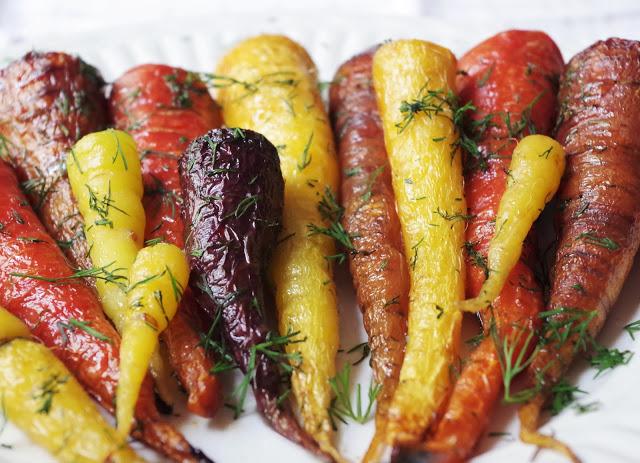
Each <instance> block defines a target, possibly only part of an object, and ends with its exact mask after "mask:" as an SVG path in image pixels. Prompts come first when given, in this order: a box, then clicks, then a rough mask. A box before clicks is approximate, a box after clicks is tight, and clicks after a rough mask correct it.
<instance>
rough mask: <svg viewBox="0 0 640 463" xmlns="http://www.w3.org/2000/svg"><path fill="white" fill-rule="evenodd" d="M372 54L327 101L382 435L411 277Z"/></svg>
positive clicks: (352, 66)
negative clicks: (404, 249)
mask: <svg viewBox="0 0 640 463" xmlns="http://www.w3.org/2000/svg"><path fill="white" fill-rule="evenodd" d="M376 48H377V47H376ZM376 48H374V49H371V50H368V51H366V52H364V53H362V54H359V55H357V56H354V57H353V58H351V59H350V60H349V61H347V62H346V63H344V64H343V65H342V66H340V69H338V71H337V73H336V75H335V77H334V78H333V81H332V84H331V89H330V98H329V101H330V116H331V121H332V125H333V129H334V134H335V136H336V141H337V151H338V158H339V161H340V167H341V175H342V182H341V190H340V191H341V193H342V198H341V199H342V201H341V202H342V205H343V206H344V208H345V210H344V218H343V221H342V222H343V225H344V227H345V230H346V231H347V233H348V234H349V235H350V236H351V237H352V238H351V239H352V242H353V246H354V248H355V249H357V250H358V252H357V253H356V254H350V255H349V264H350V269H351V274H352V275H353V283H354V286H355V288H356V293H357V296H358V304H359V305H360V309H361V310H362V314H363V317H364V326H365V329H366V330H367V334H368V335H369V347H370V348H371V366H372V368H373V372H374V375H375V380H376V383H377V384H381V385H382V386H383V387H382V391H381V393H380V394H379V396H378V398H377V404H378V405H377V409H376V416H377V419H378V420H379V421H380V423H379V424H378V426H379V427H380V426H382V425H383V421H384V419H385V416H386V407H387V404H388V402H389V400H390V399H391V397H392V396H393V391H394V390H395V386H396V384H397V381H398V376H399V375H400V367H401V366H402V359H403V357H404V346H405V336H406V332H407V305H408V297H409V274H408V269H407V264H406V261H405V257H404V252H403V247H402V236H401V232H400V222H399V221H398V214H397V212H396V203H395V196H394V194H393V187H392V186H391V168H390V166H389V161H388V159H387V151H386V149H385V146H384V134H383V131H382V121H381V120H380V114H379V112H378V105H377V102H376V94H375V91H374V89H373V81H372V75H371V66H372V60H373V54H374V53H375V50H376Z"/></svg>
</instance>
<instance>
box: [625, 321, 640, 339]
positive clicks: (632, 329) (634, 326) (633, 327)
mask: <svg viewBox="0 0 640 463" xmlns="http://www.w3.org/2000/svg"><path fill="white" fill-rule="evenodd" d="M624 330H625V331H626V332H627V333H629V336H631V339H633V340H634V341H635V340H636V337H635V333H637V332H639V331H640V320H636V321H635V322H631V323H628V324H626V325H624Z"/></svg>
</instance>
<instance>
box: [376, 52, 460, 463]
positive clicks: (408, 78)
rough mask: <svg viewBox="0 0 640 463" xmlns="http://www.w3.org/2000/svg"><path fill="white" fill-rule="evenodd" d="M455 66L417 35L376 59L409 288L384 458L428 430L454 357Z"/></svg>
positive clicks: (381, 440) (379, 442)
mask: <svg viewBox="0 0 640 463" xmlns="http://www.w3.org/2000/svg"><path fill="white" fill-rule="evenodd" d="M455 74H456V60H455V57H454V56H453V54H452V53H451V52H450V51H449V50H447V49H446V48H442V47H440V46H438V45H435V44H432V43H429V42H423V41H420V40H399V41H396V42H391V43H387V44H384V45H383V46H381V47H380V48H379V49H378V51H377V52H376V54H375V56H374V60H373V83H374V87H375V90H376V98H377V100H378V107H379V109H380V115H381V117H382V122H383V129H384V138H385V145H386V149H387V152H388V154H389V162H390V165H391V173H392V184H393V189H394V193H395V196H396V202H397V208H398V217H399V219H400V224H401V228H402V235H403V239H404V246H405V256H406V258H407V263H408V267H409V274H410V282H411V285H410V288H411V289H410V294H409V301H410V302H409V316H408V340H407V346H406V353H405V358H404V363H403V365H402V369H401V372H400V380H399V383H398V387H397V389H396V391H395V394H394V396H393V398H392V400H391V403H390V405H389V412H388V413H389V421H388V424H387V427H386V429H378V430H377V433H376V437H375V438H374V441H373V442H372V445H371V447H370V449H369V452H368V454H367V457H366V460H367V461H379V460H380V459H381V453H382V450H383V449H384V447H385V445H387V446H388V445H395V444H415V443H417V442H418V441H419V440H420V439H421V438H422V436H423V435H424V432H425V431H426V430H427V428H428V426H429V424H430V423H431V421H432V420H433V418H434V416H435V413H436V411H437V410H438V407H439V406H440V405H441V403H442V400H443V399H444V398H445V397H446V394H447V391H448V388H449V385H450V367H451V365H453V364H454V362H455V360H456V358H457V352H458V341H459V332H460V321H461V314H460V312H459V311H457V310H455V309H454V308H453V307H452V303H453V302H454V301H457V300H460V299H462V298H463V297H464V269H465V266H464V261H463V255H462V247H463V243H464V223H462V221H459V220H457V221H452V220H449V219H448V217H450V216H452V215H463V214H465V213H466V205H465V201H464V195H463V180H462V168H461V160H460V153H459V150H458V148H457V146H456V141H457V139H458V138H457V133H456V130H455V127H454V125H453V122H452V104H451V101H452V93H451V91H452V89H453V88H454V82H455ZM443 211H444V212H443Z"/></svg>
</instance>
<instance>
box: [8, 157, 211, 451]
mask: <svg viewBox="0 0 640 463" xmlns="http://www.w3.org/2000/svg"><path fill="white" fill-rule="evenodd" d="M0 223H1V224H2V229H1V230H0V231H1V232H0V305H3V306H4V307H6V308H7V309H8V310H9V311H10V312H11V313H13V314H14V315H15V316H16V317H18V318H20V319H21V320H22V321H23V322H24V323H25V324H26V325H27V326H28V327H29V329H30V330H31V332H32V333H33V335H34V336H36V337H37V338H38V339H40V341H42V343H43V344H44V345H46V346H47V347H49V348H50V349H51V350H52V351H53V353H54V354H56V356H57V357H58V358H59V359H60V360H61V361H62V362H63V363H64V364H65V365H66V366H67V368H69V370H71V371H72V372H73V374H74V375H75V376H76V378H77V379H78V380H79V381H80V383H81V384H82V385H83V387H84V388H85V389H86V390H87V391H88V392H89V393H90V394H91V395H92V396H93V397H94V398H95V399H96V400H97V401H98V402H99V403H100V404H101V405H102V406H103V407H105V408H106V409H107V410H109V411H113V408H114V404H113V398H114V397H115V391H116V386H117V384H118V376H119V360H118V353H119V349H120V337H119V336H118V333H117V332H116V331H115V329H114V328H113V326H112V325H111V324H110V323H109V322H108V321H107V319H106V318H105V316H104V314H103V312H102V307H101V305H100V302H99V301H98V299H97V297H96V296H95V293H94V292H93V290H92V289H91V288H90V287H89V286H88V285H86V283H85V282H84V281H82V280H78V279H72V280H69V281H66V282H46V281H41V280H38V279H34V278H28V277H27V278H24V277H19V276H14V275H12V274H14V273H20V274H26V275H35V276H43V277H49V278H65V277H69V276H71V275H73V273H74V271H73V269H72V268H71V267H70V266H69V264H68V261H67V259H66V258H65V256H64V254H62V251H60V249H59V248H58V246H57V245H56V243H55V241H53V239H52V238H51V237H50V236H49V235H47V233H46V231H45V229H44V226H43V225H42V224H41V223H40V221H39V220H38V218H37V216H36V214H35V213H34V212H33V210H32V209H31V208H30V206H29V203H28V201H27V199H26V197H25V196H24V195H23V194H22V192H21V190H20V187H19V186H18V181H17V179H16V176H15V174H14V173H13V172H12V170H11V169H10V167H9V166H8V165H7V164H6V163H5V162H3V161H0ZM71 319H75V320H77V321H80V322H82V323H87V324H88V325H89V326H90V327H91V328H92V329H94V330H96V331H97V332H99V333H101V334H102V335H104V336H106V337H107V338H109V341H103V340H100V339H97V338H96V337H95V336H93V335H92V334H90V333H88V332H87V331H85V330H83V329H79V328H73V327H72V328H67V327H65V325H69V320H71ZM69 326H71V325H69ZM154 400H155V399H154V394H153V388H152V384H151V380H150V378H149V377H147V379H146V380H145V382H144V383H143V385H142V388H141V391H140V396H139V399H138V404H137V406H136V417H137V418H138V420H139V421H140V423H141V425H142V426H141V431H139V432H137V433H136V434H137V435H138V436H139V437H141V438H142V439H143V440H144V441H145V442H147V443H148V444H150V445H151V446H152V447H154V448H155V449H157V450H159V451H161V452H163V453H164V454H165V455H168V456H170V457H171V458H173V459H174V460H175V461H181V462H183V461H184V462H187V461H189V462H195V461H207V460H199V459H198V458H197V457H194V456H193V454H194V453H195V452H196V451H195V450H194V449H192V448H191V446H190V445H189V444H188V443H187V442H186V441H185V440H184V438H183V437H182V436H181V435H180V434H179V433H177V432H176V431H175V430H174V429H173V428H172V427H171V426H170V425H168V424H166V423H162V422H161V421H158V419H159V416H158V411H157V409H156V407H155V402H154Z"/></svg>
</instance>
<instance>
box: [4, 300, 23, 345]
mask: <svg viewBox="0 0 640 463" xmlns="http://www.w3.org/2000/svg"><path fill="white" fill-rule="evenodd" d="M29 336H30V333H29V329H28V328H27V327H26V325H25V324H24V323H22V322H21V321H20V319H18V318H16V317H15V316H13V315H12V314H11V312H9V311H8V310H7V309H5V308H4V307H0V340H2V339H13V338H27V337H29Z"/></svg>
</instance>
